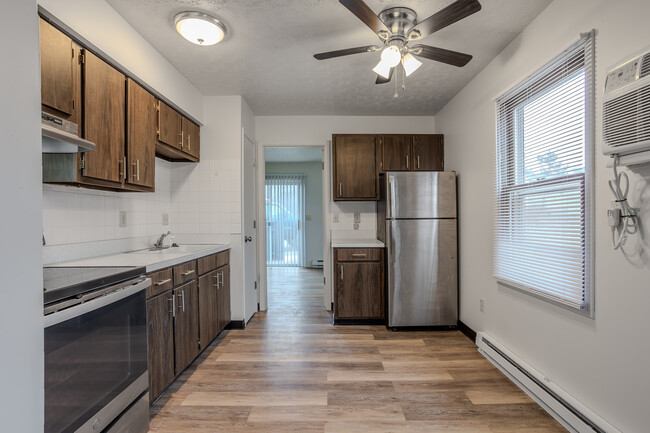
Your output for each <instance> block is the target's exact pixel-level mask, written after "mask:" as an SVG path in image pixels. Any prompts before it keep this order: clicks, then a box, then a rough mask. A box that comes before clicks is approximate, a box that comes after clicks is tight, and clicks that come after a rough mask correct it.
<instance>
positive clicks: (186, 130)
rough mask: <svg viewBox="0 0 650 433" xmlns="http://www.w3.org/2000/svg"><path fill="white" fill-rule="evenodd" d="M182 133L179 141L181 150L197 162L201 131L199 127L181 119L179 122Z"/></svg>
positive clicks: (185, 119)
mask: <svg viewBox="0 0 650 433" xmlns="http://www.w3.org/2000/svg"><path fill="white" fill-rule="evenodd" d="M181 125H182V128H181V130H182V131H183V140H182V141H181V148H182V149H181V150H183V151H184V152H186V153H189V154H190V155H192V156H193V157H194V158H196V159H197V160H198V159H199V150H200V147H199V146H200V145H201V142H200V141H201V135H200V134H201V130H200V128H199V125H197V124H195V123H194V122H192V121H190V120H188V119H187V118H186V117H183V119H182V122H181Z"/></svg>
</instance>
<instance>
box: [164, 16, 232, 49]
mask: <svg viewBox="0 0 650 433" xmlns="http://www.w3.org/2000/svg"><path fill="white" fill-rule="evenodd" d="M174 25H175V26H176V31H178V33H180V35H181V36H183V37H184V38H185V39H187V40H188V41H190V42H192V43H193V44H196V45H202V46H207V45H214V44H218V43H219V42H221V41H222V40H223V38H224V37H225V36H226V32H227V29H226V26H225V25H224V23H223V22H222V21H221V20H219V19H217V18H215V17H213V16H212V15H208V14H206V13H204V12H196V11H187V12H181V13H178V14H176V16H174Z"/></svg>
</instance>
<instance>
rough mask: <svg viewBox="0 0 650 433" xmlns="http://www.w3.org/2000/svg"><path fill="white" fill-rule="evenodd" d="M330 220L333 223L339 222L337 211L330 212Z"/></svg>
mask: <svg viewBox="0 0 650 433" xmlns="http://www.w3.org/2000/svg"><path fill="white" fill-rule="evenodd" d="M332 222H333V223H337V222H339V213H338V212H335V213H333V214H332Z"/></svg>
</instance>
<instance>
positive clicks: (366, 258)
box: [334, 248, 383, 262]
mask: <svg viewBox="0 0 650 433" xmlns="http://www.w3.org/2000/svg"><path fill="white" fill-rule="evenodd" d="M335 251H336V257H335V259H334V260H336V261H339V262H378V261H379V260H381V255H382V253H383V249H382V248H336V249H335Z"/></svg>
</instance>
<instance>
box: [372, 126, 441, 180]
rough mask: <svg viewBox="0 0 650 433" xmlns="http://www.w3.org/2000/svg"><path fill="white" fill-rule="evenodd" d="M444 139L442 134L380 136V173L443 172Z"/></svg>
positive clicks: (378, 149) (378, 152)
mask: <svg viewBox="0 0 650 433" xmlns="http://www.w3.org/2000/svg"><path fill="white" fill-rule="evenodd" d="M443 137H444V136H443V135H442V134H420V135H398V134H390V135H381V136H378V145H377V154H378V157H377V158H378V160H379V171H380V172H386V171H442V170H443V169H444V144H443V143H444V140H443Z"/></svg>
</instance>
